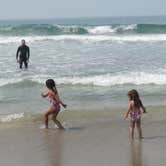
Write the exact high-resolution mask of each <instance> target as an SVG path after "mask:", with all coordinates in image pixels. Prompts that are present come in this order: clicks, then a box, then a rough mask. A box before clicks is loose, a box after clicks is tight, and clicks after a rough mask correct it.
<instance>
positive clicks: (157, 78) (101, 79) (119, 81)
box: [0, 72, 166, 87]
mask: <svg viewBox="0 0 166 166" xmlns="http://www.w3.org/2000/svg"><path fill="white" fill-rule="evenodd" d="M154 73H156V72H154ZM47 78H50V76H49V75H48V76H44V77H40V75H39V76H38V77H32V78H28V79H25V78H24V79H22V80H21V79H12V80H10V79H9V80H6V81H4V80H3V81H2V79H0V86H1V87H2V86H9V85H10V86H12V85H17V84H19V87H21V86H34V85H35V84H43V83H44V82H45V80H46V79H47ZM51 78H53V77H51ZM54 79H55V80H56V83H57V84H59V85H60V84H64V85H73V86H74V85H83V86H89V85H92V86H116V85H127V84H134V85H148V84H154V85H166V74H164V73H163V74H157V73H156V74H152V73H145V72H133V73H119V74H117V75H114V74H113V75H111V74H105V75H96V76H87V77H85V76H84V77H78V76H73V77H61V78H60V77H55V78H54Z"/></svg>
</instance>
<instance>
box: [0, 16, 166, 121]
mask: <svg viewBox="0 0 166 166" xmlns="http://www.w3.org/2000/svg"><path fill="white" fill-rule="evenodd" d="M21 39H25V40H26V42H27V45H28V46H29V47H30V62H29V68H28V69H27V70H26V69H23V70H20V69H19V67H18V64H17V63H16V57H15V56H16V50H17V48H18V46H19V45H20V41H21ZM165 54H166V17H164V16H162V17H159V16H158V17H114V18H77V19H50V20H6V21H5V20H4V21H0V108H1V109H0V121H1V122H11V121H18V120H25V119H24V118H25V116H26V120H27V119H28V120H29V119H31V120H32V119H33V118H34V116H37V117H38V118H37V120H42V115H43V113H44V112H45V111H46V110H47V108H48V107H49V100H47V99H43V98H42V97H41V96H40V94H41V93H42V92H45V91H46V90H47V89H46V87H45V81H46V80H47V79H48V78H53V79H54V80H55V81H56V84H57V88H58V91H59V93H60V96H61V98H62V100H64V102H65V103H66V104H67V105H68V107H67V110H66V111H73V110H74V111H78V112H79V111H80V114H81V111H95V110H101V113H102V111H104V110H108V111H111V109H112V108H127V104H128V98H127V92H128V91H129V90H130V89H133V88H134V89H137V90H138V92H139V93H140V96H141V99H142V100H143V102H144V104H145V106H146V105H147V106H153V105H155V106H156V105H157V106H165V100H166V93H165V91H166V63H165V62H166V56H165ZM62 110H63V109H62ZM32 117H33V118H32Z"/></svg>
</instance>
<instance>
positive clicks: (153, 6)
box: [0, 0, 166, 20]
mask: <svg viewBox="0 0 166 166" xmlns="http://www.w3.org/2000/svg"><path fill="white" fill-rule="evenodd" d="M155 15H166V0H27V1H25V0H0V19H4V20H5V19H46V18H73V17H74V18H75V17H116V16H117V17H118V16H155Z"/></svg>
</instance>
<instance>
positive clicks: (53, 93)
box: [41, 79, 67, 129]
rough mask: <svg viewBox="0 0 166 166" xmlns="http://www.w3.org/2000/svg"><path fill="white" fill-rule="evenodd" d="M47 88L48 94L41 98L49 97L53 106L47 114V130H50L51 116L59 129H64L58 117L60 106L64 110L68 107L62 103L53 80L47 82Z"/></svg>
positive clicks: (43, 94)
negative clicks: (49, 120)
mask: <svg viewBox="0 0 166 166" xmlns="http://www.w3.org/2000/svg"><path fill="white" fill-rule="evenodd" d="M46 87H47V88H48V92H47V93H42V94H41V96H42V97H49V98H50V103H51V106H50V108H49V109H48V111H47V112H46V113H45V128H47V129H48V118H49V115H52V120H53V121H54V122H55V124H56V125H57V126H58V127H59V129H64V127H63V126H62V124H61V123H60V121H58V120H57V115H58V113H59V111H60V105H62V106H63V107H64V108H66V106H67V105H66V104H64V103H63V102H62V101H61V99H60V97H59V95H58V91H57V89H56V85H55V82H54V80H53V79H48V80H47V81H46Z"/></svg>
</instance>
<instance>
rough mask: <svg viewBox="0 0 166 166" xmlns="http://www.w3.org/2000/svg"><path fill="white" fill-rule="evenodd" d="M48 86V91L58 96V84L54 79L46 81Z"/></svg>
mask: <svg viewBox="0 0 166 166" xmlns="http://www.w3.org/2000/svg"><path fill="white" fill-rule="evenodd" d="M46 86H47V88H48V89H51V90H52V91H53V92H54V93H55V94H57V90H56V84H55V81H54V80H53V79H48V80H47V81H46Z"/></svg>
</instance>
